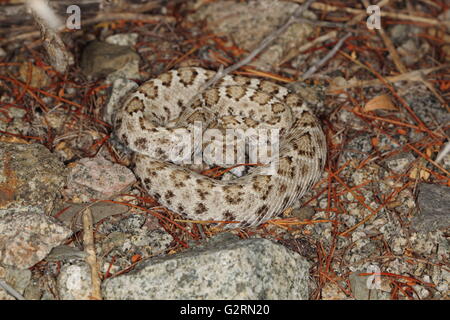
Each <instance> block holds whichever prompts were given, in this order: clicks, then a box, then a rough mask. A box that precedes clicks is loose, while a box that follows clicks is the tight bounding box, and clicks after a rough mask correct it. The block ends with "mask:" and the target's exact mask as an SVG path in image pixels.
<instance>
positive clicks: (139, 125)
mask: <svg viewBox="0 0 450 320" xmlns="http://www.w3.org/2000/svg"><path fill="white" fill-rule="evenodd" d="M214 75H215V72H214V71H210V70H205V69H202V68H193V67H189V68H181V69H177V70H172V71H169V72H166V73H163V74H161V75H160V76H158V77H157V78H154V79H151V80H149V81H147V82H145V83H144V84H142V85H141V86H140V87H139V88H138V89H136V90H135V91H134V92H132V93H131V94H130V95H129V96H128V97H127V99H126V100H125V102H124V104H123V107H122V108H121V109H120V110H119V112H118V113H117V116H116V134H117V136H118V138H119V139H120V140H121V141H122V142H123V143H124V144H126V145H127V146H128V147H129V148H130V149H132V150H133V151H134V152H135V158H134V161H135V170H134V171H135V174H136V176H137V178H138V179H139V180H140V182H141V183H142V185H143V186H144V188H145V189H146V190H147V192H148V193H149V194H150V195H151V196H152V197H153V198H155V199H156V200H157V201H158V202H159V203H160V204H161V205H163V206H165V207H167V208H168V209H170V210H172V211H174V212H177V213H179V214H182V215H184V216H185V217H187V218H188V219H192V220H201V221H233V222H236V223H233V224H229V226H230V227H247V226H255V225H258V224H261V223H263V222H265V221H267V220H269V219H271V218H273V217H275V216H276V215H278V214H279V213H281V212H282V211H283V210H285V209H287V208H288V207H290V206H292V205H293V203H294V202H295V201H296V200H297V199H299V198H300V197H301V196H302V195H303V194H304V193H305V192H306V191H307V190H308V189H309V188H310V187H311V186H312V185H313V184H314V183H315V182H317V180H318V179H319V177H320V176H321V173H322V171H323V168H324V164H325V160H326V141H325V136H324V133H323V131H322V129H321V127H320V124H319V121H318V120H317V118H316V117H315V116H314V114H313V113H312V112H311V110H310V109H309V108H308V106H307V104H306V103H305V102H304V101H303V100H302V98H301V97H300V96H299V95H297V94H294V93H290V92H289V91H288V90H287V89H286V88H284V87H282V86H280V85H277V84H275V83H273V82H270V81H266V80H259V79H253V78H248V77H242V76H230V75H228V76H225V77H224V78H222V79H221V80H220V81H219V82H218V83H216V84H215V85H214V87H212V88H211V89H208V90H205V91H204V92H203V93H202V94H200V95H199V97H198V98H197V99H195V100H194V99H193V98H194V97H195V96H196V94H197V93H198V92H199V90H200V89H201V87H202V85H204V84H205V83H206V82H207V81H208V80H209V79H211V78H212V77H213V76H214ZM192 101H194V102H193V103H192ZM198 123H201V124H202V126H201V128H200V129H199V128H198V126H197V127H196V126H195V124H198ZM230 128H233V129H243V130H248V129H255V130H258V129H279V145H278V147H279V149H278V150H279V152H278V153H277V154H275V153H273V154H272V157H269V160H268V161H267V163H266V164H265V165H262V166H255V167H251V169H249V170H248V174H246V175H243V176H241V177H239V178H235V179H232V180H224V179H223V180H218V179H213V178H210V177H207V176H205V175H202V174H200V173H199V172H197V171H195V170H194V168H195V165H190V166H189V165H183V163H182V162H183V161H184V160H186V157H185V156H184V157H183V156H181V157H180V158H179V159H178V161H173V157H174V156H180V154H184V155H186V154H188V155H189V156H191V155H192V154H195V153H198V150H199V148H200V149H201V148H205V146H206V147H210V148H211V149H212V150H216V151H217V150H221V149H220V148H221V145H220V144H219V146H217V140H214V139H212V140H211V141H209V142H204V141H203V142H200V143H198V142H197V143H196V142H193V143H192V146H191V147H190V149H189V148H188V149H186V148H187V147H186V145H183V146H181V147H180V141H181V140H180V139H181V138H183V137H184V138H186V137H191V136H192V135H193V134H195V130H197V134H198V130H200V133H205V132H206V131H207V130H210V129H216V131H214V132H225V130H226V129H230ZM217 130H218V131H217ZM189 139H190V138H188V139H187V140H186V139H185V140H184V141H185V142H186V141H188V142H189V141H190V142H192V140H189ZM186 151H187V152H186ZM269 153H270V152H269ZM275 155H276V156H275ZM180 159H181V160H180ZM183 159H184V160H183ZM206 162H207V165H209V166H213V165H223V166H226V165H224V164H223V163H214V157H213V158H211V159H208V161H206ZM269 167H270V168H275V169H274V170H272V172H271V173H270V174H268V173H267V172H268V171H267V169H268V168H269Z"/></svg>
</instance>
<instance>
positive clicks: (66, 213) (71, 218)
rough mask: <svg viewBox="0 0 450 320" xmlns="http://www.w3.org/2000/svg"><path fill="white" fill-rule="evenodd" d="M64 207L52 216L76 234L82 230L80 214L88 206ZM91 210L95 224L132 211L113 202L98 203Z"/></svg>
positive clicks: (64, 205)
mask: <svg viewBox="0 0 450 320" xmlns="http://www.w3.org/2000/svg"><path fill="white" fill-rule="evenodd" d="M62 207H63V209H62V211H61V212H55V211H54V213H53V214H52V216H55V218H56V219H58V220H60V221H62V222H64V223H65V224H66V225H67V226H70V227H71V229H72V230H73V231H74V232H76V231H79V230H81V229H82V228H83V224H82V215H81V214H80V212H82V211H83V210H84V209H85V208H86V204H78V203H65V204H63V205H62ZM89 208H90V209H91V213H92V220H93V223H94V224H96V223H97V222H99V221H100V220H103V219H105V218H107V217H110V216H114V215H118V214H123V213H126V212H128V211H129V209H130V208H129V207H127V206H125V205H121V204H117V203H111V202H97V203H95V204H93V205H90V206H89ZM58 211H60V210H58Z"/></svg>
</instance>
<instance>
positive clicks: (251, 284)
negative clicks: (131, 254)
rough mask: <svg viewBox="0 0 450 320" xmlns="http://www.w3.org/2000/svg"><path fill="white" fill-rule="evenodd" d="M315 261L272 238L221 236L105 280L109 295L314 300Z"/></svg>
mask: <svg viewBox="0 0 450 320" xmlns="http://www.w3.org/2000/svg"><path fill="white" fill-rule="evenodd" d="M308 269H309V264H308V262H307V261H306V259H304V258H303V257H301V256H300V255H298V254H296V253H294V252H292V251H289V250H287V249H286V248H284V247H283V246H281V245H279V244H275V243H273V242H271V241H270V240H266V239H246V240H241V239H239V238H237V237H235V236H233V237H232V238H229V235H227V234H222V235H219V236H217V237H215V238H213V239H212V240H210V242H208V243H206V244H205V245H204V246H200V247H197V248H194V249H192V250H190V251H186V252H183V253H179V254H175V255H170V256H166V257H162V258H154V259H151V260H148V261H145V262H142V263H141V264H140V265H138V266H137V267H136V269H135V270H133V271H131V272H129V273H127V274H124V275H121V276H118V277H115V278H110V279H107V280H105V281H104V282H103V295H104V297H105V298H106V299H308V277H309V272H308Z"/></svg>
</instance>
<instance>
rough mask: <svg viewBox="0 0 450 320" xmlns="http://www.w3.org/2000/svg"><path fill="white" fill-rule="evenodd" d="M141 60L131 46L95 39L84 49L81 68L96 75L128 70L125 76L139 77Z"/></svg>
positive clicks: (86, 72)
mask: <svg viewBox="0 0 450 320" xmlns="http://www.w3.org/2000/svg"><path fill="white" fill-rule="evenodd" d="M139 61H140V57H139V55H138V54H137V53H136V52H135V51H134V50H133V49H132V48H130V47H127V46H119V45H115V44H111V43H107V42H102V41H97V40H94V41H92V42H90V43H89V44H88V45H87V46H86V48H85V49H84V50H83V53H82V57H81V68H82V70H83V72H84V73H85V74H86V75H90V76H94V77H100V76H107V75H110V74H112V73H114V72H117V71H124V70H127V72H125V74H126V76H125V78H139ZM110 80H113V79H110ZM111 82H112V81H111Z"/></svg>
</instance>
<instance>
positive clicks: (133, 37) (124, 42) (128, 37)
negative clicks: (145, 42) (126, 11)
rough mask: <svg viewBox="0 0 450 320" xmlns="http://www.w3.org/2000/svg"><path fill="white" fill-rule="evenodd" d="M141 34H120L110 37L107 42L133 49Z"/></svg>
mask: <svg viewBox="0 0 450 320" xmlns="http://www.w3.org/2000/svg"><path fill="white" fill-rule="evenodd" d="M138 37H139V34H137V33H118V34H114V35H112V36H109V37H107V38H106V39H105V42H107V43H110V44H114V45H118V46H127V47H132V46H134V45H135V44H136V42H137V39H138Z"/></svg>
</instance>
